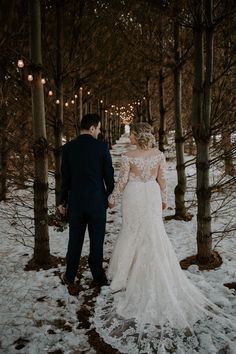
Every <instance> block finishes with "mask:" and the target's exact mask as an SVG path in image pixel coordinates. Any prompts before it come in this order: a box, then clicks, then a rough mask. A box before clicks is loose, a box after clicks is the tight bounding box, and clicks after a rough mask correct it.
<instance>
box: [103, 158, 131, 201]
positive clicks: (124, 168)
mask: <svg viewBox="0 0 236 354" xmlns="http://www.w3.org/2000/svg"><path fill="white" fill-rule="evenodd" d="M129 170H130V165H129V158H128V157H127V156H126V155H122V158H121V167H120V172H119V177H118V180H117V182H116V184H115V188H114V190H113V192H112V194H111V195H110V196H109V198H108V201H109V203H111V204H114V203H115V202H116V200H117V198H118V197H119V195H120V194H121V193H122V192H123V190H124V189H125V186H126V184H127V182H128V179H129Z"/></svg>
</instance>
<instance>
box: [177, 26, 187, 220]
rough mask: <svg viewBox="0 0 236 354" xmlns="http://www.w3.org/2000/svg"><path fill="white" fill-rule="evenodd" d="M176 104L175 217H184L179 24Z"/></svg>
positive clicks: (178, 32) (178, 35)
mask: <svg viewBox="0 0 236 354" xmlns="http://www.w3.org/2000/svg"><path fill="white" fill-rule="evenodd" d="M174 41H175V45H174V55H175V68H174V104H175V147H176V162H177V164H176V170H177V179H178V184H177V186H176V187H175V215H176V216H180V217H184V216H185V215H186V208H185V202H184V196H185V192H186V175H185V165H184V137H183V128H182V116H181V113H182V112H181V105H182V74H181V66H180V64H181V63H180V60H181V48H180V29H179V24H178V23H177V22H175V24H174Z"/></svg>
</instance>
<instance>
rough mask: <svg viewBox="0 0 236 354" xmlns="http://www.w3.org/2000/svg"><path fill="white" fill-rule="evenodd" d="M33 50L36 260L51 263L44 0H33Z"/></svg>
mask: <svg viewBox="0 0 236 354" xmlns="http://www.w3.org/2000/svg"><path fill="white" fill-rule="evenodd" d="M29 14H30V49H31V63H32V64H31V69H32V74H33V78H34V80H33V82H32V117H33V135H34V143H33V150H34V167H35V172H34V173H35V175H34V222H35V246H34V256H33V260H34V261H35V263H36V264H40V265H43V264H47V263H49V260H50V249H49V236H48V223H47V218H48V208H47V201H48V157H47V145H48V144H47V136H46V125H45V107H44V92H43V84H42V52H41V13H40V0H29Z"/></svg>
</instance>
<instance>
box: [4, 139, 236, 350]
mask: <svg viewBox="0 0 236 354" xmlns="http://www.w3.org/2000/svg"><path fill="white" fill-rule="evenodd" d="M127 147H128V139H127V138H126V137H122V138H121V139H120V140H119V141H118V142H117V144H116V145H115V146H114V147H113V149H112V152H111V153H112V159H113V164H114V166H115V169H116V176H117V173H118V167H119V161H120V155H121V153H123V152H124V151H125V150H126V149H127ZM169 155H170V156H171V152H169ZM190 158H191V157H188V156H186V159H190ZM194 173H195V169H194V166H193V165H191V166H190V167H189V168H188V169H187V174H188V176H192V175H194ZM167 176H168V190H169V209H168V210H167V211H165V213H164V214H165V215H171V214H173V213H174V193H173V191H174V187H175V185H176V170H175V161H174V159H170V160H169V161H168V174H167ZM190 180H191V185H190V186H189V190H188V193H187V200H189V203H190V201H191V200H192V198H193V197H194V188H193V187H194V183H195V182H194V178H190ZM18 194H19V195H20V196H21V198H23V199H25V200H27V203H28V204H30V203H31V201H32V190H31V189H27V190H26V191H20V192H18ZM53 198H54V197H53V194H51V195H50V203H51V204H52V203H53ZM233 203H235V202H233V201H232V202H231V208H230V210H229V211H228V212H227V214H226V215H223V217H217V218H215V219H214V220H213V230H219V229H222V224H223V223H225V224H226V223H227V221H228V220H230V219H231V218H232V217H235V204H234V205H233ZM214 207H215V204H214V203H213V209H214ZM24 210H25V209H24V207H23V206H21V205H20V202H19V203H18V212H21V213H22V214H24ZM27 210H28V209H27ZM190 211H191V212H192V213H193V214H194V217H193V219H192V221H190V222H185V221H176V220H171V221H168V222H166V223H165V225H166V230H167V233H168V235H169V238H170V240H171V241H172V243H173V245H174V248H175V250H176V253H177V255H178V258H179V259H180V260H181V259H183V258H185V257H187V256H189V255H193V254H195V253H196V209H195V206H193V207H192V208H191V209H190ZM0 212H1V215H2V218H1V220H0V244H1V246H0V257H1V261H0V353H8V354H15V353H24V354H36V353H39V354H41V353H57V354H59V353H65V354H66V353H67V354H72V353H75V354H76V353H77V354H78V353H90V354H92V353H96V348H94V347H93V346H92V345H91V344H90V342H89V340H88V329H86V328H81V327H83V323H82V322H81V321H80V318H78V317H79V316H78V315H77V312H78V310H79V309H80V307H81V306H82V304H83V301H84V296H85V293H86V296H90V295H91V296H93V290H92V289H90V288H89V282H90V280H91V274H90V272H89V271H88V270H87V269H85V271H84V273H83V278H82V280H81V285H82V289H83V290H82V291H81V292H80V294H79V295H78V296H77V297H73V296H70V295H69V294H68V292H67V289H66V288H65V286H63V285H62V283H61V280H60V278H59V275H58V273H59V272H61V273H62V272H63V271H64V266H59V268H55V269H49V270H40V271H38V272H35V271H25V270H24V267H25V265H26V264H27V262H28V260H29V259H31V257H32V245H33V237H32V236H30V235H29V233H30V230H31V231H32V227H33V225H32V222H31V221H30V218H29V219H28V220H26V221H25V223H26V224H27V226H28V231H25V234H22V231H21V230H23V228H22V226H20V225H19V224H18V222H17V221H16V222H15V223H13V222H12V217H13V213H15V210H14V208H12V205H9V204H8V203H1V204H0ZM31 212H32V211H30V210H29V211H27V213H28V216H32V215H31ZM230 214H231V215H230ZM10 221H11V222H10ZM120 225H121V213H120V205H118V206H117V207H115V208H114V209H113V210H112V211H108V218H107V231H106V241H105V252H104V256H105V259H107V258H109V256H110V254H111V251H112V247H113V243H114V241H115V239H116V237H117V235H118V232H119V229H120ZM67 241H68V230H65V231H63V232H57V231H55V230H53V228H52V227H50V249H51V253H52V254H53V255H56V256H60V257H64V256H65V253H66V248H67ZM215 242H216V241H215ZM235 246H236V239H235V237H233V235H232V234H230V235H229V236H228V237H227V238H225V239H224V240H223V241H222V242H221V243H220V244H219V245H218V247H217V250H218V252H219V253H220V255H221V256H222V258H223V264H222V265H221V267H219V268H218V269H215V270H211V271H203V272H200V271H199V270H198V267H197V266H194V265H193V266H191V267H190V268H189V269H188V271H186V273H187V275H188V277H189V278H190V279H191V280H192V282H193V283H195V284H196V286H197V287H199V288H200V289H201V290H202V292H203V293H204V294H206V295H207V296H208V297H209V298H210V299H211V300H212V301H213V302H214V303H216V304H218V305H220V306H221V307H222V308H223V309H224V311H225V312H226V313H228V314H233V315H235V312H236V297H235V292H234V290H229V289H228V288H227V287H225V286H224V285H223V284H224V283H228V282H235V281H236V257H235ZM88 247H89V242H88V236H87V237H86V240H85V244H84V248H83V255H87V254H88ZM106 265H107V263H104V266H106ZM87 307H88V308H89V306H87ZM100 353H101V351H100ZM206 354H212V353H210V352H209V353H206Z"/></svg>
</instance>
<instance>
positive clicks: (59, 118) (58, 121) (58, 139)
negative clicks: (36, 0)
mask: <svg viewBox="0 0 236 354" xmlns="http://www.w3.org/2000/svg"><path fill="white" fill-rule="evenodd" d="M62 21H63V12H62V4H61V3H60V2H57V4H56V23H57V33H56V45H57V62H56V70H57V72H56V99H57V100H59V104H57V105H56V117H55V122H54V139H55V146H54V159H55V198H56V200H55V201H56V205H58V203H59V197H60V189H61V173H60V169H61V147H62V128H63V107H64V103H63V82H62V71H63V69H62V68H63V58H62V28H63V23H62Z"/></svg>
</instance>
